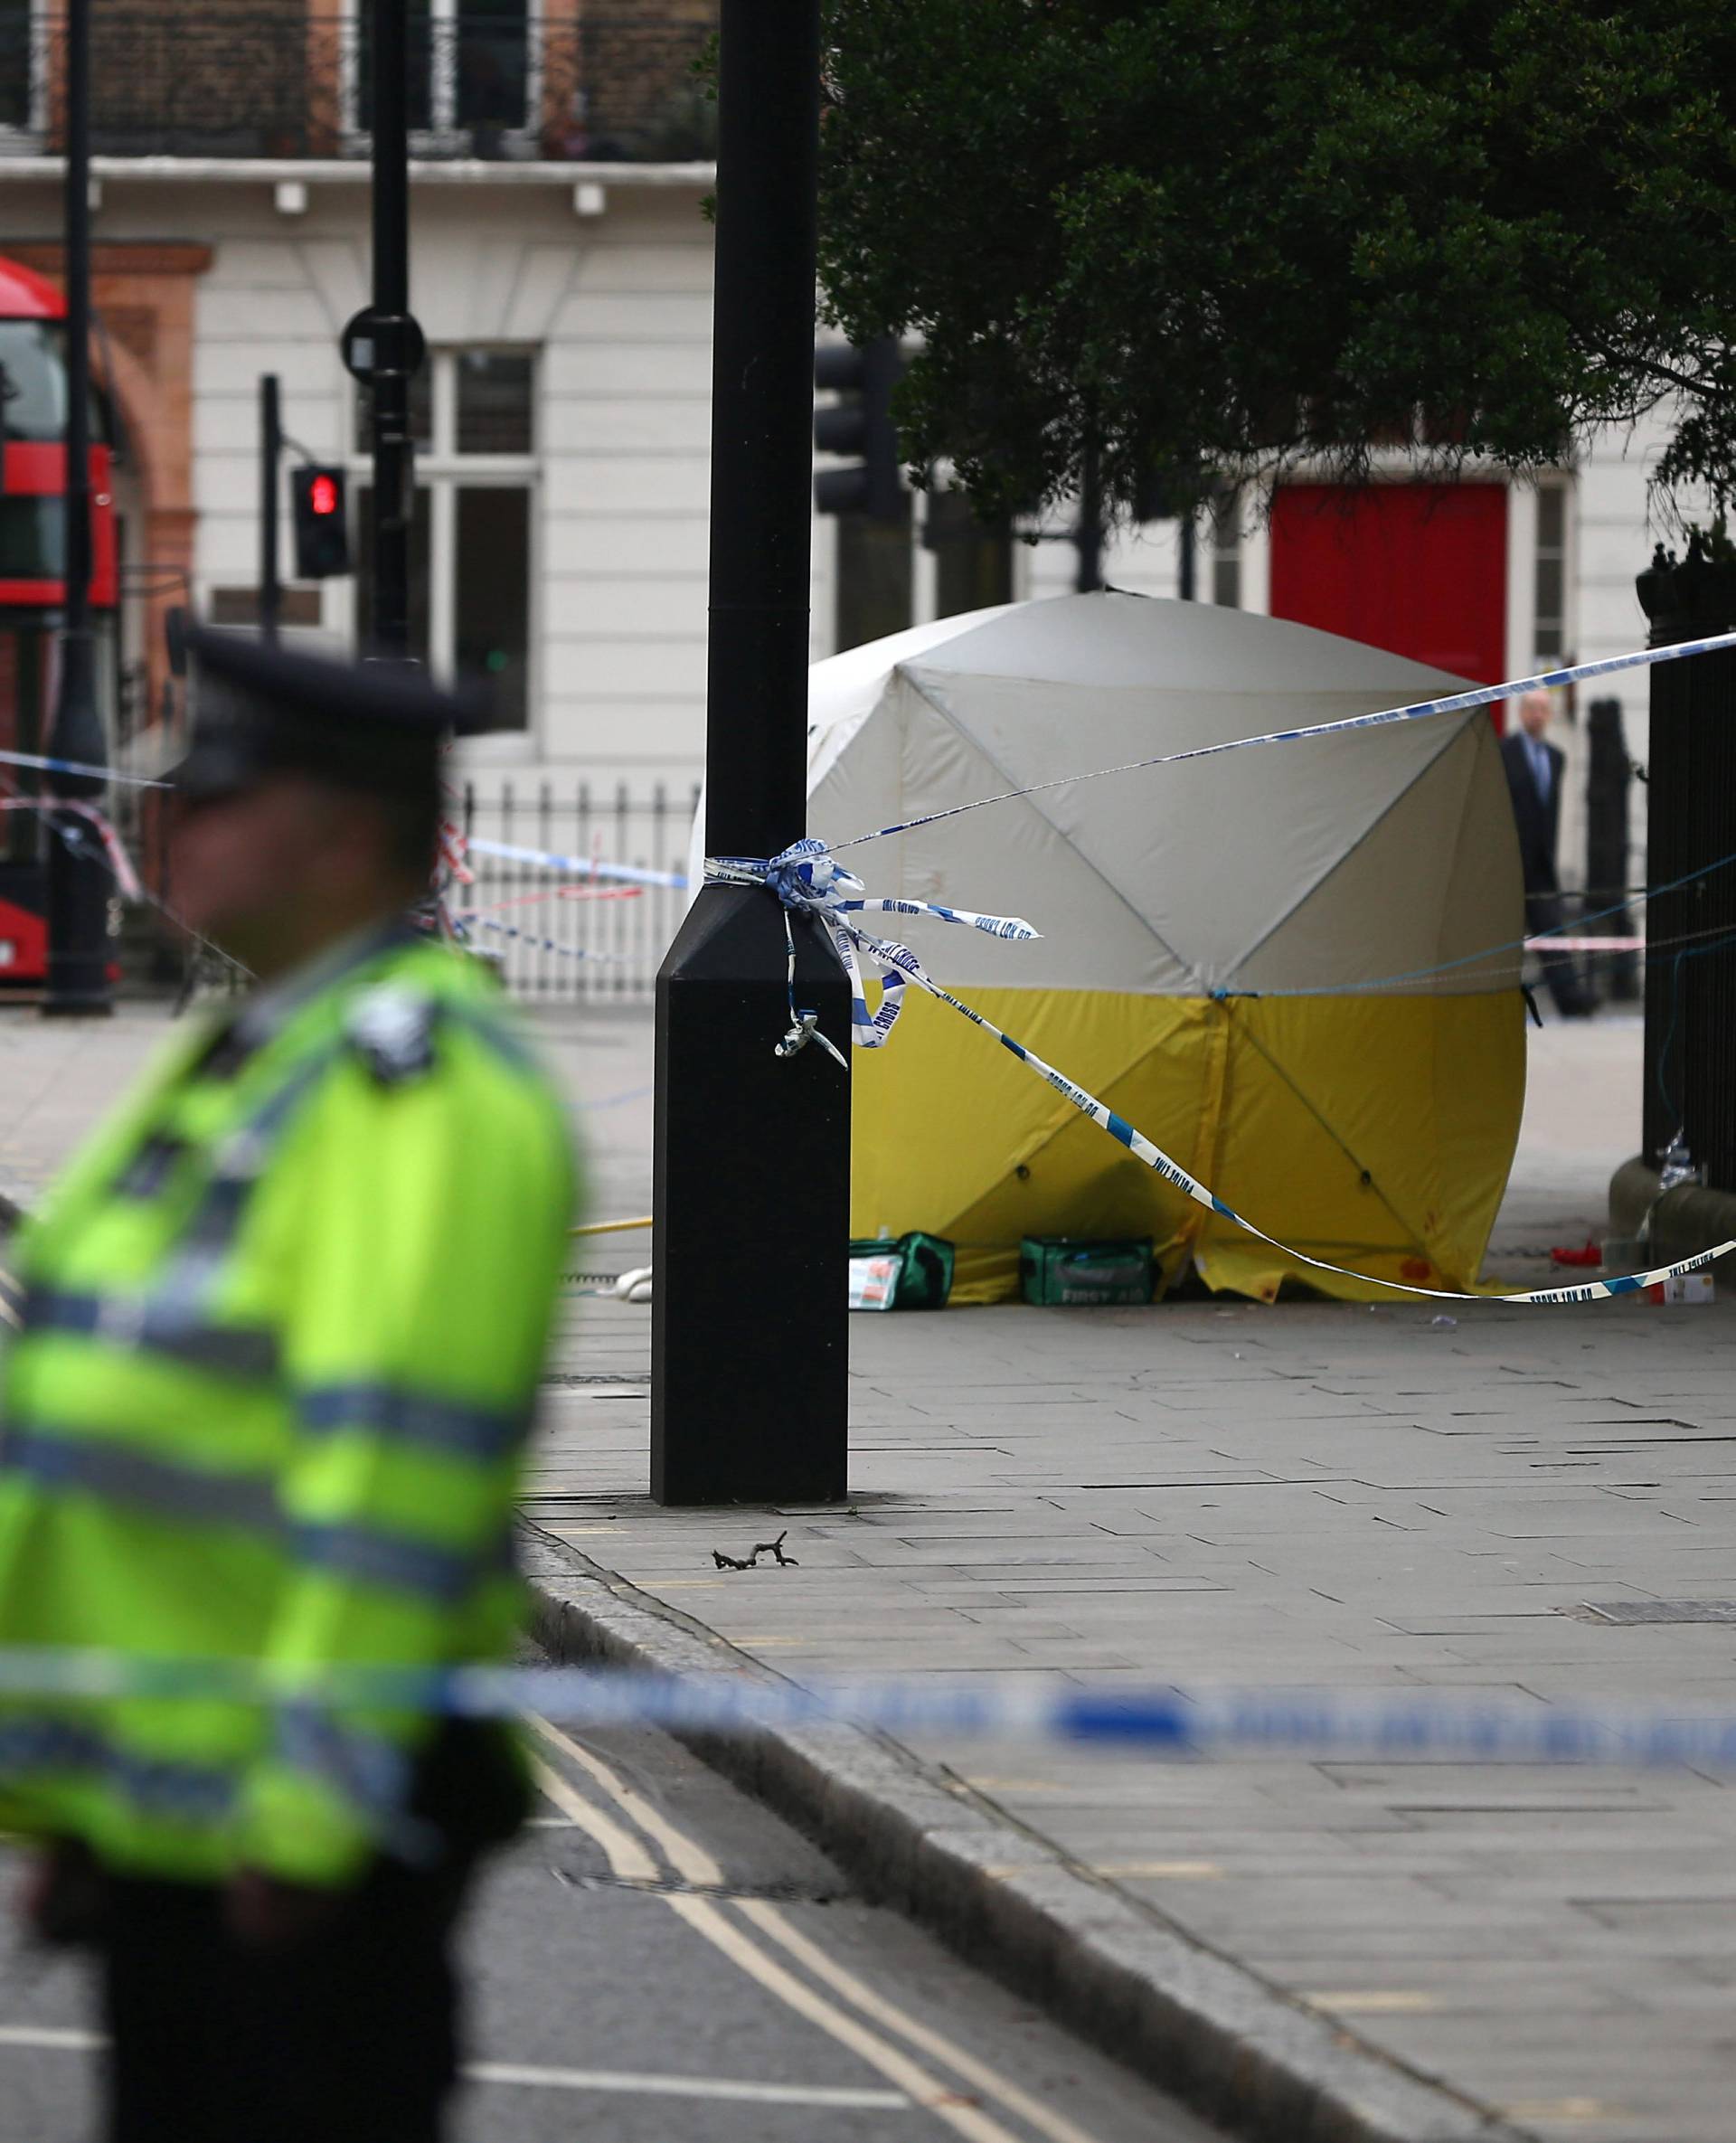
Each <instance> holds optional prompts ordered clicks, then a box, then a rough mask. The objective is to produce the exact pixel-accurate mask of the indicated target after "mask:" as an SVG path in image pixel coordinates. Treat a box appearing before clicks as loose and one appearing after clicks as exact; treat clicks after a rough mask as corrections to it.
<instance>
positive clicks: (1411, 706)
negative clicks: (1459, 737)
mask: <svg viewBox="0 0 1736 2143" xmlns="http://www.w3.org/2000/svg"><path fill="white" fill-rule="evenodd" d="M1726 648H1736V632H1726V633H1716V634H1713V635H1712V637H1711V638H1709V639H1703V640H1678V641H1676V642H1675V644H1674V645H1673V646H1670V647H1640V648H1637V649H1635V650H1634V651H1633V652H1632V653H1631V654H1628V655H1611V656H1606V657H1605V658H1604V660H1603V661H1601V662H1580V663H1575V664H1574V665H1573V666H1572V667H1571V668H1570V669H1564V670H1539V671H1538V673H1537V674H1536V675H1535V676H1533V677H1513V678H1510V679H1509V680H1508V681H1507V682H1506V683H1505V684H1480V685H1478V686H1477V688H1476V689H1475V690H1474V691H1470V692H1453V693H1448V694H1447V695H1446V696H1445V697H1444V698H1441V699H1433V700H1412V701H1411V702H1410V703H1408V704H1407V705H1405V706H1402V707H1385V708H1382V710H1381V711H1380V712H1379V713H1373V714H1346V715H1343V716H1341V717H1340V718H1339V719H1338V720H1337V721H1336V722H1313V723H1310V724H1309V725H1308V726H1307V728H1305V729H1273V730H1267V731H1265V732H1262V733H1261V734H1260V736H1257V737H1228V738H1225V739H1224V741H1222V743H1218V744H1194V745H1192V746H1190V747H1189V749H1188V750H1186V751H1165V752H1161V753H1159V755H1158V756H1157V757H1156V759H1133V760H1128V761H1127V763H1126V765H1125V766H1118V767H1096V768H1093V769H1091V770H1090V772H1089V773H1084V774H1063V775H1062V776H1061V778H1060V779H1059V780H1055V781H1035V782H1033V783H1032V784H1031V785H1030V787H1029V788H1008V789H1004V790H1002V792H1001V793H1000V794H999V795H998V796H992V797H978V798H977V800H976V801H975V802H974V803H969V804H953V805H950V806H949V807H948V808H947V809H946V810H944V811H926V812H924V813H923V814H922V816H921V817H920V818H905V819H901V820H900V821H899V822H898V823H897V824H896V825H895V826H876V827H875V828H874V830H873V833H868V834H857V835H854V836H853V837H852V838H851V839H850V840H848V841H832V842H828V843H826V844H823V847H824V850H825V853H826V854H828V855H835V854H838V853H839V851H840V850H842V849H845V848H859V847H860V846H861V845H862V844H863V842H864V841H882V840H884V839H885V838H886V836H887V835H889V834H909V833H913V832H914V831H915V830H916V828H917V827H918V826H939V824H940V822H941V821H942V820H943V819H947V818H961V817H963V816H964V814H965V813H966V812H967V811H981V810H984V809H985V808H986V807H987V806H988V805H990V804H1010V803H1013V802H1015V801H1016V800H1017V798H1020V797H1034V796H1042V795H1043V793H1044V792H1045V791H1046V790H1048V789H1052V788H1071V786H1072V785H1073V783H1074V782H1076V781H1101V780H1103V779H1106V778H1107V777H1108V776H1109V775H1111V774H1137V773H1142V772H1144V771H1145V770H1146V769H1147V768H1148V767H1174V766H1180V765H1181V764H1182V762H1183V761H1184V760H1191V759H1215V758H1216V757H1217V756H1218V754H1219V753H1220V752H1223V751H1246V750H1248V748H1249V747H1250V745H1254V744H1295V743H1298V742H1300V741H1303V740H1304V739H1305V738H1308V737H1335V736H1342V735H1344V734H1345V733H1346V732H1349V731H1351V730H1359V729H1380V728H1382V727H1383V726H1384V725H1385V724H1387V723H1388V722H1420V721H1423V720H1425V719H1426V718H1427V717H1428V716H1429V715H1431V714H1458V713H1463V712H1465V711H1466V710H1467V708H1471V707H1487V706H1492V705H1493V704H1494V703H1495V701H1496V700H1507V699H1517V698H1518V697H1519V696H1520V694H1522V693H1527V692H1540V691H1546V690H1548V689H1550V688H1551V687H1552V686H1556V685H1561V684H1582V683H1583V682H1584V681H1585V680H1586V679H1587V678H1588V677H1607V676H1609V675H1612V674H1613V673H1614V672H1615V671H1617V670H1634V669H1641V668H1647V667H1650V666H1653V665H1655V664H1657V663H1661V662H1681V661H1684V659H1685V658H1686V657H1687V656H1691V655H1712V654H1716V653H1718V652H1719V651H1720V650H1722V649H1726Z"/></svg>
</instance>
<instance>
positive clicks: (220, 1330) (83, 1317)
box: [19, 1288, 278, 1377]
mask: <svg viewBox="0 0 1736 2143" xmlns="http://www.w3.org/2000/svg"><path fill="white" fill-rule="evenodd" d="M19 1314H20V1316H21V1317H22V1319H23V1321H24V1329H25V1330H26V1331H27V1332H76V1333H81V1334H84V1335H87V1336H90V1338H93V1339H101V1340H106V1341H107V1342H108V1343H109V1345H113V1346H119V1347H137V1348H139V1349H141V1350H142V1351H143V1352H144V1353H146V1354H152V1355H169V1356H171V1357H172V1358H173V1359H174V1360H175V1361H177V1362H184V1363H186V1364H188V1366H189V1367H191V1368H193V1369H207V1370H211V1371H212V1372H214V1373H215V1374H218V1375H220V1376H239V1377H269V1376H274V1375H275V1374H277V1368H278V1342H277V1338H276V1336H275V1335H274V1334H272V1333H270V1332H269V1331H267V1330H266V1329H265V1327H264V1326H259V1325H219V1324H215V1323H212V1321H211V1320H210V1319H209V1318H207V1317H203V1315H201V1313H200V1310H199V1308H198V1307H197V1306H196V1304H195V1303H194V1302H193V1300H190V1299H188V1298H184V1297H178V1296H170V1295H142V1296H141V1295H83V1294H72V1293H69V1292H66V1291H64V1290H62V1289H58V1288H32V1289H30V1291H29V1292H28V1293H27V1294H26V1295H25V1297H24V1302H23V1304H22V1305H21V1307H20V1312H19Z"/></svg>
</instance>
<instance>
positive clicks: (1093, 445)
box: [1073, 439, 1103, 595]
mask: <svg viewBox="0 0 1736 2143" xmlns="http://www.w3.org/2000/svg"><path fill="white" fill-rule="evenodd" d="M1073 544H1074V547H1075V549H1076V550H1077V551H1078V552H1079V571H1077V572H1076V573H1075V574H1074V576H1073V587H1074V590H1076V592H1077V593H1079V594H1080V595H1090V594H1091V593H1093V592H1094V590H1097V589H1099V588H1101V587H1102V585H1103V479H1102V464H1101V459H1100V457H1099V453H1098V448H1097V441H1096V440H1095V439H1090V440H1088V441H1087V442H1086V447H1085V452H1084V457H1083V459H1082V461H1081V464H1080V479H1079V524H1078V526H1077V527H1076V528H1075V529H1074V531H1073Z"/></svg>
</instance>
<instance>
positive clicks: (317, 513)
mask: <svg viewBox="0 0 1736 2143" xmlns="http://www.w3.org/2000/svg"><path fill="white" fill-rule="evenodd" d="M289 496H290V501H291V504H292V505H293V506H294V508H295V524H296V578H297V581H325V580H329V579H330V578H331V576H332V575H333V574H334V573H347V572H348V571H350V522H349V515H348V514H347V513H346V512H345V511H344V471H343V470H342V469H341V468H321V467H317V466H316V465H315V464H313V463H307V464H304V465H303V466H302V467H300V468H295V469H291V470H290V472H289Z"/></svg>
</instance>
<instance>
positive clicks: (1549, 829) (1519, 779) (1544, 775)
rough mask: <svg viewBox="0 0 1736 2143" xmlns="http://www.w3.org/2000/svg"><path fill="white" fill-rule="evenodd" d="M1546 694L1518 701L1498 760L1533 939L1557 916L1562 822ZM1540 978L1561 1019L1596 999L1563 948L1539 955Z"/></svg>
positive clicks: (1560, 759)
mask: <svg viewBox="0 0 1736 2143" xmlns="http://www.w3.org/2000/svg"><path fill="white" fill-rule="evenodd" d="M1549 712H1550V707H1549V694H1548V693H1546V692H1528V693H1526V694H1525V695H1524V698H1523V699H1521V700H1520V702H1519V705H1518V713H1519V726H1518V727H1517V728H1516V729H1515V730H1514V731H1512V732H1510V733H1509V734H1508V735H1506V736H1505V737H1503V738H1502V740H1501V763H1502V765H1503V766H1504V767H1505V769H1506V773H1507V788H1508V789H1509V790H1510V792H1511V793H1512V797H1513V817H1514V824H1515V825H1516V826H1517V827H1518V829H1519V861H1520V864H1521V867H1522V868H1523V870H1524V879H1525V929H1526V930H1527V932H1528V933H1529V934H1530V935H1531V936H1533V937H1535V936H1536V935H1537V934H1538V933H1539V932H1540V931H1543V930H1557V929H1559V928H1560V926H1561V920H1562V908H1561V881H1560V879H1558V878H1557V877H1556V875H1555V840H1556V835H1557V833H1558V831H1559V828H1560V826H1561V777H1562V775H1563V773H1564V772H1565V770H1566V767H1567V760H1566V758H1565V756H1564V755H1563V754H1562V753H1561V751H1557V749H1556V748H1555V746H1554V745H1553V744H1548V743H1545V742H1544V741H1543V732H1544V731H1545V730H1546V729H1547V728H1548V727H1549ZM1541 957H1542V960H1543V980H1544V981H1545V982H1546V983H1547V984H1548V985H1549V994H1550V995H1551V996H1552V997H1553V998H1554V1000H1555V1009H1556V1010H1557V1011H1558V1012H1559V1013H1560V1014H1561V1017H1562V1018H1563V1019H1584V1018H1586V1017H1588V1016H1589V1015H1590V1013H1591V1012H1592V1011H1593V1009H1594V1008H1595V1006H1596V1002H1597V1000H1596V999H1595V998H1594V997H1593V996H1592V995H1591V993H1590V990H1588V989H1587V988H1586V987H1585V984H1584V982H1583V981H1582V980H1581V979H1580V971H1579V969H1578V968H1577V967H1575V965H1574V964H1573V961H1572V959H1571V958H1570V957H1569V956H1568V955H1567V954H1566V953H1564V952H1546V953H1543V955H1542V956H1541Z"/></svg>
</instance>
